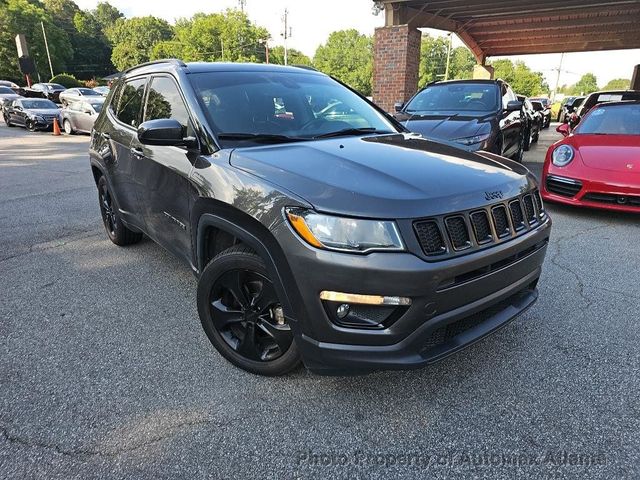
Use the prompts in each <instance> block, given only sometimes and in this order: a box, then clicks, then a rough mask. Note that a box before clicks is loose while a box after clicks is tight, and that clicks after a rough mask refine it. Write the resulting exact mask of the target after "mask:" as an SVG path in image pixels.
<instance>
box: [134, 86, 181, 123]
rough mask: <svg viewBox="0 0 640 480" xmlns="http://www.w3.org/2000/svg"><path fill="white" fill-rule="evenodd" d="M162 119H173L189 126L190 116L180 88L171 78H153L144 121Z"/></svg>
mask: <svg viewBox="0 0 640 480" xmlns="http://www.w3.org/2000/svg"><path fill="white" fill-rule="evenodd" d="M160 118H172V119H174V120H177V121H178V122H180V124H181V125H183V126H185V127H186V126H188V125H189V114H188V113H187V108H186V107H185V105H184V102H183V101H182V97H181V96H180V91H179V90H178V86H177V85H176V84H175V82H174V81H173V80H172V79H171V78H169V77H155V78H153V79H152V80H151V86H150V87H149V94H148V96H147V106H146V108H145V114H144V121H145V122H146V121H147V120H157V119H160Z"/></svg>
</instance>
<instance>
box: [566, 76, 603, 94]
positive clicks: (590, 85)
mask: <svg viewBox="0 0 640 480" xmlns="http://www.w3.org/2000/svg"><path fill="white" fill-rule="evenodd" d="M570 90H571V93H572V94H573V95H588V94H590V93H593V92H595V91H597V90H598V79H597V78H596V76H595V75H594V74H593V73H585V74H584V75H583V76H582V77H581V78H580V80H578V81H577V82H576V83H575V85H573V86H572V87H571V89H570Z"/></svg>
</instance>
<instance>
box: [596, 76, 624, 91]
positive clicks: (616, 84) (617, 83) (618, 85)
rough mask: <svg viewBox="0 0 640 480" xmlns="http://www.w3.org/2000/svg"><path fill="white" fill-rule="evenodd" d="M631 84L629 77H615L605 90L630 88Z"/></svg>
mask: <svg viewBox="0 0 640 480" xmlns="http://www.w3.org/2000/svg"><path fill="white" fill-rule="evenodd" d="M630 86H631V80H629V79H628V78H614V79H613V80H611V81H609V83H607V84H606V85H605V86H604V87H602V89H603V90H628V89H629V87H630Z"/></svg>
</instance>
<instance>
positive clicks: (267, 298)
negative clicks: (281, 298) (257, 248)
mask: <svg viewBox="0 0 640 480" xmlns="http://www.w3.org/2000/svg"><path fill="white" fill-rule="evenodd" d="M210 303H211V319H212V320H213V323H214V324H215V327H216V328H217V329H218V332H219V333H220V335H221V336H222V338H224V340H225V342H227V345H229V346H230V347H231V348H232V349H233V350H234V351H235V352H236V353H238V354H239V355H242V356H243V357H244V358H247V359H249V360H253V361H257V362H268V361H270V360H275V359H277V358H279V357H281V356H282V355H283V354H284V353H285V352H286V351H287V350H288V349H289V347H290V346H291V342H292V341H293V334H292V333H291V327H290V326H289V325H287V324H286V323H284V315H283V314H282V307H281V306H280V304H279V302H278V296H277V295H276V292H275V289H274V287H273V283H271V280H269V279H268V278H267V277H265V276H264V275H261V274H259V273H257V272H253V271H250V270H239V269H238V270H229V271H228V272H226V273H225V274H223V275H222V276H221V277H220V278H218V280H217V281H216V282H215V283H214V285H213V288H212V290H211V300H210ZM279 318H280V322H282V323H279V321H278V319H279Z"/></svg>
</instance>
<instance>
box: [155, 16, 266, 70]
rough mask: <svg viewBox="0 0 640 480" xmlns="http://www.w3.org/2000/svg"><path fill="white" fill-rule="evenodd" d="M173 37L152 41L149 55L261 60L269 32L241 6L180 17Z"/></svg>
mask: <svg viewBox="0 0 640 480" xmlns="http://www.w3.org/2000/svg"><path fill="white" fill-rule="evenodd" d="M173 31H174V34H173V36H172V38H170V39H166V40H165V41H163V42H160V43H158V44H156V45H154V48H153V52H152V54H151V58H155V59H158V58H166V57H167V56H171V57H177V58H181V59H182V60H184V61H206V62H213V61H227V62H264V61H265V57H266V54H265V48H264V42H265V41H266V40H268V38H269V32H268V31H267V29H265V28H263V27H258V26H256V25H254V24H253V23H251V21H250V20H249V17H247V15H246V14H245V13H244V12H241V11H240V10H232V9H228V10H226V11H225V12H224V13H212V14H204V13H197V14H195V15H194V16H193V17H191V18H190V19H184V18H183V19H180V20H178V21H177V22H176V25H175V27H174V29H173Z"/></svg>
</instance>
